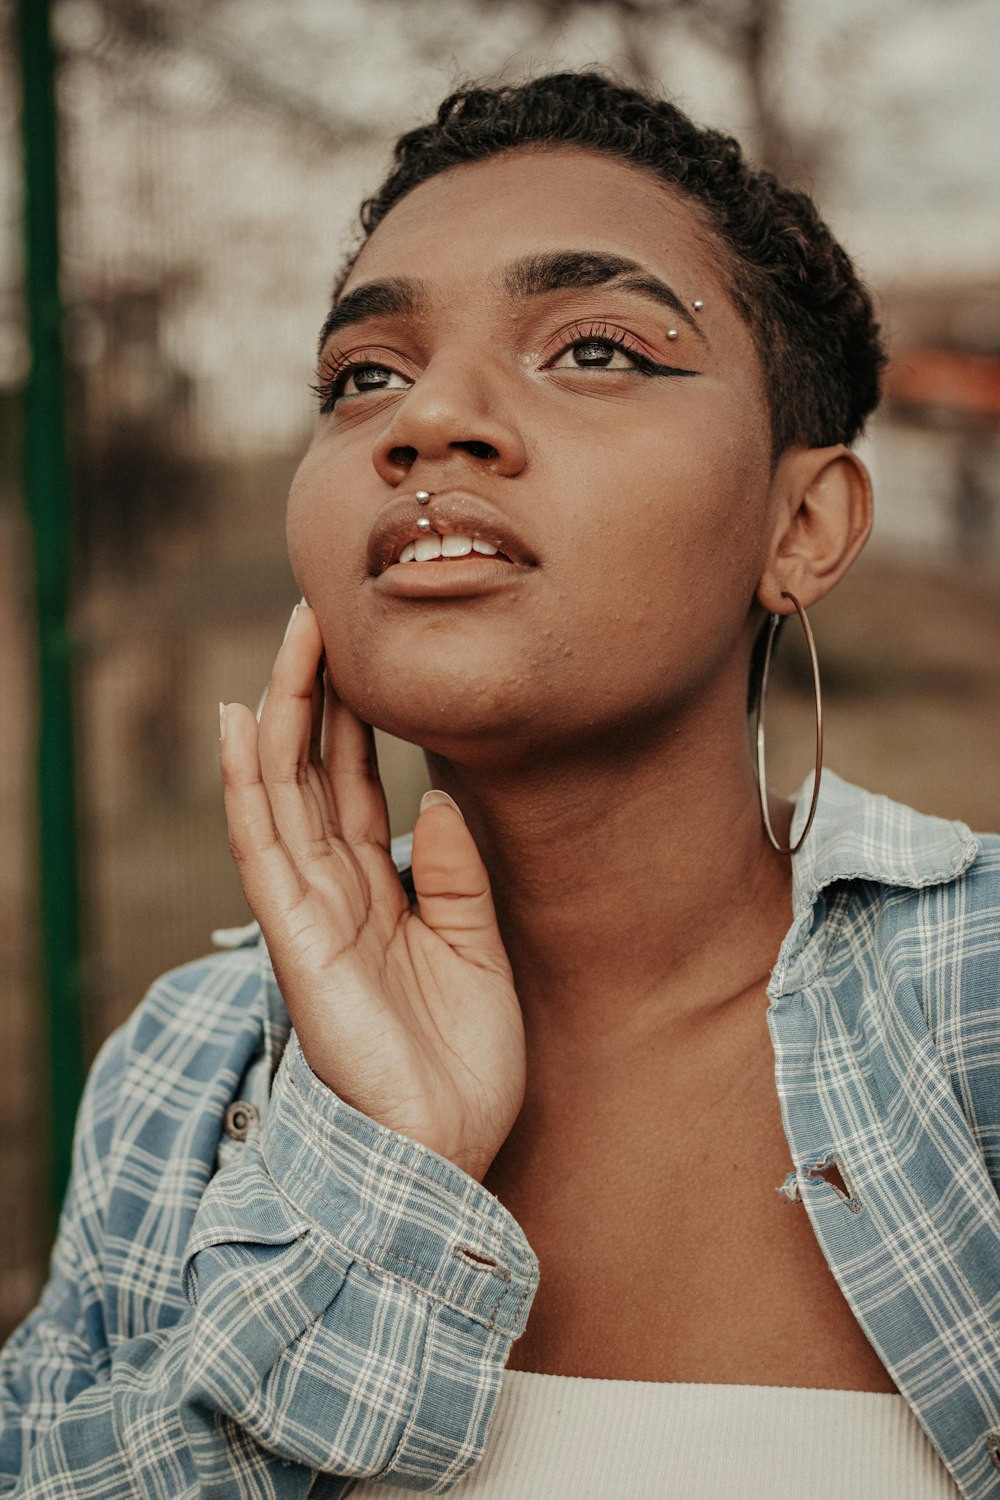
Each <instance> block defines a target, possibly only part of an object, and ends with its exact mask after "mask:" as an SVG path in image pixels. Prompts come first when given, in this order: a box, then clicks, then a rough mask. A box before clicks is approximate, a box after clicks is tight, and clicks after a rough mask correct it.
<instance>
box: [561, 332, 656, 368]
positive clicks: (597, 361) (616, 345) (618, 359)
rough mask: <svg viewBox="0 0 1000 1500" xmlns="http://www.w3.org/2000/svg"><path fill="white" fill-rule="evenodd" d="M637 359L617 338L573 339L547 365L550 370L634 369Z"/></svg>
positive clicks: (636, 366) (637, 364) (637, 363)
mask: <svg viewBox="0 0 1000 1500" xmlns="http://www.w3.org/2000/svg"><path fill="white" fill-rule="evenodd" d="M638 367H639V361H638V360H637V359H636V358H635V356H634V355H632V354H631V353H630V352H629V351H628V350H627V349H626V348H625V346H624V345H623V344H622V343H621V342H619V340H618V339H612V338H593V337H589V338H582V339H574V341H573V343H572V344H568V345H567V347H566V348H565V349H563V350H562V352H561V353H560V354H558V355H557V356H556V358H555V359H554V360H553V361H552V362H551V364H550V365H549V369H550V370H574V369H576V370H635V369H638Z"/></svg>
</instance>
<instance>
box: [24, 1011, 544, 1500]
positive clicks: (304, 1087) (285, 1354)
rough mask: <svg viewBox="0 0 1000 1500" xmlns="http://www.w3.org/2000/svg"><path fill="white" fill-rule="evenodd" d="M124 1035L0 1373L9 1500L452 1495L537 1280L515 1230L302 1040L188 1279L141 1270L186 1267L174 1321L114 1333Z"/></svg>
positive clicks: (215, 1182) (97, 1079)
mask: <svg viewBox="0 0 1000 1500" xmlns="http://www.w3.org/2000/svg"><path fill="white" fill-rule="evenodd" d="M114 1040H115V1039H113V1043H112V1044H109V1047H108V1048H106V1049H105V1051H104V1053H102V1055H101V1058H99V1059H98V1063H97V1064H96V1065H95V1068H94V1070H93V1073H92V1075H91V1079H90V1081H89V1082H88V1087H87V1091H86V1095H85V1099H84V1103H83V1106H82V1109H81V1115H80V1120H79V1123H78V1129H77V1142H76V1148H75V1155H74V1174H73V1182H72V1184H71V1188H70V1193H69V1196H68V1199H67V1206H66V1209H65V1212H64V1215H63V1219H62V1223H61V1226H60V1232H59V1236H58V1240H57V1244H56V1249H55V1252H54V1256H53V1265H52V1276H51V1280H50V1282H49V1285H48V1287H47V1288H46V1290H45V1293H44V1294H43V1297H42V1300H41V1303H40V1305H39V1307H38V1308H37V1309H36V1310H35V1312H34V1313H32V1314H31V1315H30V1317H29V1318H28V1319H27V1320H26V1322H25V1323H24V1324H23V1325H22V1327H21V1328H20V1329H19V1330H18V1332H17V1333H16V1334H15V1335H14V1337H13V1339H12V1340H11V1341H10V1343H9V1344H8V1346H7V1349H6V1350H5V1351H4V1354H3V1356H2V1359H0V1403H2V1405H0V1494H5V1495H17V1496H21V1497H24V1500H29V1497H30V1500H124V1497H128V1496H137V1497H138V1496H142V1497H144V1500H145V1497H149V1496H163V1497H164V1500H168V1497H169V1500H188V1497H199V1500H209V1497H211V1500H242V1497H247V1500H249V1497H253V1500H262V1497H282V1500H284V1497H292V1496H295V1497H299V1496H302V1497H305V1496H307V1495H308V1496H312V1497H316V1500H321V1497H322V1500H328V1497H336V1496H338V1495H340V1494H341V1493H342V1492H343V1490H344V1488H345V1487H346V1485H347V1483H348V1481H349V1479H351V1478H355V1477H375V1476H380V1477H383V1478H385V1479H386V1480H391V1481H392V1482H393V1483H395V1484H398V1485H402V1486H404V1487H409V1488H412V1489H420V1490H433V1491H435V1492H438V1493H440V1492H442V1491H445V1490H447V1489H450V1488H451V1486H452V1485H453V1484H454V1483H456V1482H457V1480H458V1479H459V1478H461V1477H462V1475H463V1474H464V1473H465V1472H467V1470H468V1469H469V1468H471V1467H472V1466H473V1465H474V1464H475V1463H476V1462H477V1460H478V1459H479V1458H480V1457H481V1456H482V1453H483V1451H484V1448H485V1444H486V1437H487V1433H488V1428H489V1422H490V1418H491V1415H492V1412H493V1409H494V1406H495V1402H496V1397H497V1395H498V1393H499V1388H500V1381H501V1376H502V1371H503V1367H504V1365H505V1363H506V1361H507V1357H508V1354H509V1350H510V1344H511V1342H512V1340H513V1339H515V1338H517V1337H518V1336H519V1334H520V1333H521V1332H523V1329H524V1326H525V1323H526V1321H527V1316H528V1311H529V1308H530V1305H531V1300H532V1298H533V1296H534V1292H535V1288H536V1286H537V1281H538V1265H537V1261H536V1259H535V1257H534V1255H533V1253H532V1251H531V1249H530V1247H529V1245H528V1243H527V1241H526V1239H525V1238H524V1235H523V1233H522V1232H521V1230H520V1228H519V1227H518V1225H517V1224H516V1222H515V1221H514V1219H513V1218H512V1217H511V1216H510V1214H509V1213H508V1212H507V1210H506V1209H504V1208H503V1206H502V1205H501V1204H500V1203H499V1202H498V1201H497V1199H496V1198H494V1197H493V1196H492V1194H490V1193H489V1192H488V1191H487V1190H486V1189H485V1188H483V1187H482V1186H481V1184H479V1183H477V1182H475V1181H474V1179H472V1178H471V1177H469V1176H468V1175H467V1174H466V1173H464V1172H462V1171H461V1170H460V1169H459V1168H458V1167H456V1166H455V1165H454V1164H453V1163H451V1162H449V1161H446V1160H445V1159H444V1158H443V1157H440V1156H438V1155H437V1154H436V1153H435V1152H433V1151H430V1150H428V1149H427V1148H426V1147H423V1146H421V1145H419V1144H418V1143H417V1142H415V1141H412V1140H410V1139H408V1138H407V1137H404V1136H401V1135H398V1134H397V1133H396V1132H394V1131H391V1130H389V1129H387V1128H385V1127H384V1126H381V1125H379V1124H377V1123H376V1122H375V1121H373V1120H370V1119H369V1118H368V1117H367V1116H365V1115H362V1114H360V1113H359V1112H358V1111H356V1110H354V1109H352V1108H351V1107H350V1106H349V1105H347V1104H345V1103H344V1102H343V1101H341V1100H339V1099H338V1098H337V1097H336V1096H335V1095H333V1094H332V1093H330V1091H329V1090H328V1089H326V1088H325V1086H324V1085H323V1084H322V1083H321V1082H320V1081H319V1080H318V1079H317V1078H316V1077H315V1076H314V1075H313V1073H312V1072H311V1071H310V1069H309V1067H308V1065H307V1063H306V1061H305V1058H304V1057H303V1055H302V1052H301V1050H300V1048H299V1046H298V1043H297V1040H296V1038H295V1036H294V1034H293V1036H292V1038H291V1040H290V1042H289V1045H288V1047H287V1048H286V1051H285V1055H284V1057H283V1059H282V1062H281V1066H280V1068H279V1070H278V1073H277V1075H276V1078H275V1083H274V1088H273V1091H272V1095H271V1100H270V1103H269V1106H268V1109H267V1113H266V1115H265V1118H264V1121H263V1124H262V1126H261V1128H260V1129H256V1128H254V1129H253V1130H252V1131H251V1133H250V1137H249V1139H248V1140H247V1142H246V1148H245V1150H244V1151H242V1152H241V1153H240V1155H239V1157H238V1159H236V1160H234V1161H232V1162H230V1164H228V1165H227V1166H225V1167H224V1168H223V1169H222V1170H220V1171H219V1172H218V1173H217V1174H216V1175H215V1176H214V1177H213V1178H212V1179H211V1181H210V1182H209V1184H208V1187H207V1189H206V1191H205V1193H204V1195H203V1197H202V1199H201V1201H200V1204H199V1206H198V1210H197V1213H196V1215H195V1218H194V1222H193V1226H192V1230H191V1234H190V1236H189V1238H188V1241H187V1244H186V1247H185V1250H184V1255H183V1259H182V1263H181V1265H180V1268H179V1271H178V1265H177V1262H176V1261H175V1262H174V1264H173V1265H172V1266H171V1265H169V1264H164V1265H159V1264H151V1265H147V1266H145V1267H144V1274H143V1280H144V1284H145V1285H146V1287H147V1288H148V1287H149V1286H152V1285H155V1282H156V1280H157V1277H158V1276H165V1277H169V1276H171V1275H172V1276H174V1277H175V1278H176V1277H177V1275H178V1274H179V1275H180V1277H181V1278H182V1281H183V1289H184V1293H185V1297H186V1301H185V1305H184V1308H183V1311H182V1312H180V1314H179V1316H178V1317H177V1319H176V1320H175V1321H174V1322H172V1324H171V1326H169V1327H167V1328H162V1327H161V1328H154V1329H152V1330H151V1331H150V1332H148V1333H143V1334H140V1335H138V1336H135V1337H131V1338H127V1339H124V1340H122V1341H120V1342H117V1343H116V1342H115V1341H114V1340H113V1339H112V1340H110V1341H109V1339H108V1338H107V1337H106V1336H105V1335H104V1333H103V1330H102V1321H103V1318H104V1311H103V1310H104V1308H105V1307H106V1298H107V1296H108V1288H107V1287H106V1286H105V1285H104V1284H103V1277H102V1266H101V1243H102V1239H103V1236H104V1233H105V1225H104V1223H103V1205H104V1199H105V1196H106V1182H105V1163H106V1162H107V1160H108V1157H109V1155H113V1152H114V1149H115V1147H114V1139H113V1137H114V1128H115V1126H114V1116H115V1109H116V1091H115V1087H114V1080H115V1076H116V1070H117V1072H118V1073H119V1074H120V1071H121V1054H120V1048H116V1047H115V1045H114ZM152 1169H154V1164H152V1163H151V1170H152ZM132 1170H133V1172H134V1170H135V1167H134V1164H133V1168H132ZM144 1232H145V1226H143V1225H141V1224H138V1225H137V1226H136V1233H137V1235H138V1236H140V1237H141V1236H142V1234H143V1233H144ZM129 1294H130V1293H129V1289H128V1288H127V1287H124V1286H123V1287H120V1288H118V1289H117V1295H118V1296H119V1297H126V1296H128V1295H129ZM109 1342H110V1343H111V1344H112V1346H113V1347H110V1348H109V1347H108V1343H109Z"/></svg>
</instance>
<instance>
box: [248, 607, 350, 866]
mask: <svg viewBox="0 0 1000 1500" xmlns="http://www.w3.org/2000/svg"><path fill="white" fill-rule="evenodd" d="M322 651H323V641H322V637H321V636H320V632H319V626H318V624H317V623H316V617H315V615H314V614H313V612H312V610H311V609H309V607H308V606H307V605H301V604H300V605H297V606H296V608H295V610H294V611H293V613H292V618H291V620H290V621H289V624H288V629H287V631H286V633H285V639H284V640H283V642H282V644H281V649H280V650H279V652H278V655H277V657H276V659H275V663H274V667H273V669H272V672H271V680H270V682H269V684H268V692H267V702H266V703H265V705H264V710H263V713H262V714H261V721H260V735H259V742H258V743H259V755H260V766H261V774H262V776H263V779H264V785H265V787H266V789H267V794H268V797H269V799H270V803H271V809H272V813H273V816H274V820H275V823H276V825H277V828H278V831H279V833H280V835H281V838H282V840H283V841H284V843H285V845H286V847H287V848H288V850H289V853H290V854H291V855H292V857H293V859H295V861H296V862H297V863H300V862H302V861H303V860H306V859H309V858H314V857H316V856H317V855H320V854H323V853H325V852H326V849H327V843H328V839H329V838H330V836H331V833H335V832H336V825H335V822H334V808H333V804H332V802H331V801H330V800H329V799H327V798H326V797H325V795H324V787H323V784H322V773H321V769H320V768H319V767H318V766H317V765H315V764H314V763H313V764H311V761H310V755H311V751H312V748H313V742H314V729H313V725H314V719H315V716H316V709H317V705H316V701H315V698H316V679H317V673H318V670H319V662H320V658H321V656H322Z"/></svg>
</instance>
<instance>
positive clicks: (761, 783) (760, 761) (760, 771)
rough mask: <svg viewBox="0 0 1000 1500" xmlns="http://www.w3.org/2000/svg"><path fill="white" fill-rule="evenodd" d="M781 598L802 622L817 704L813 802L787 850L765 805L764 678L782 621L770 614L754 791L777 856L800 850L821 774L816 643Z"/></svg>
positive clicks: (784, 596)
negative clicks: (778, 838) (803, 823)
mask: <svg viewBox="0 0 1000 1500" xmlns="http://www.w3.org/2000/svg"><path fill="white" fill-rule="evenodd" d="M781 597H782V599H790V600H791V601H792V603H793V604H794V605H795V610H796V613H797V614H798V617H799V619H800V620H801V621H802V629H803V630H804V631H805V636H806V645H807V646H808V647H809V661H810V663H811V665H812V674H813V696H814V698H815V701H816V772H815V775H814V776H813V792H812V802H811V803H810V804H809V816H808V817H807V818H806V826H805V827H804V828H803V830H802V832H801V833H800V834H799V837H798V839H797V840H796V842H795V843H794V844H790V845H789V846H788V848H787V849H786V848H785V847H784V846H783V845H782V844H779V843H778V840H777V839H776V838H775V836H774V829H773V828H772V827H771V814H770V812H769V811H768V806H767V770H766V766H765V755H764V701H765V699H766V697H767V679H768V674H769V672H770V670H771V652H772V650H773V648H774V637H775V634H776V632H777V629H778V626H779V625H780V624H781V622H782V620H783V619H784V618H785V617H784V615H772V616H771V622H770V625H769V626H768V632H767V645H766V647H765V649H764V666H763V669H762V671H761V676H760V695H759V697H758V699H757V791H758V794H759V796H760V811H761V815H762V817H763V819H764V828H765V830H766V832H767V836H768V838H769V839H770V840H771V843H772V845H773V846H774V848H775V849H777V851H778V853H779V854H795V853H797V852H798V850H799V849H801V848H802V845H803V843H804V842H805V837H806V834H807V833H808V832H809V830H810V828H811V827H812V823H813V818H814V817H815V816H816V804H817V802H818V801H819V783H820V778H821V777H822V775H823V694H822V691H821V689H820V684H819V659H818V657H817V655H816V642H815V641H814V640H813V633H812V630H811V629H810V626H809V621H808V620H807V619H806V612H805V610H804V609H803V608H802V605H801V604H800V603H799V601H798V600H797V599H796V597H795V595H794V594H789V593H787V592H786V591H785V590H782V594H781Z"/></svg>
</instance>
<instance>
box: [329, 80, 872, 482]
mask: <svg viewBox="0 0 1000 1500" xmlns="http://www.w3.org/2000/svg"><path fill="white" fill-rule="evenodd" d="M531 145H534V146H542V147H544V146H550V147H552V146H577V147H580V148H582V149H584V150H590V151H600V152H604V153H605V154H607V155H609V156H615V157H619V158H621V159H622V160H623V161H626V162H630V163H631V164H632V165H634V166H638V167H643V168H645V169H646V170H647V171H648V172H651V173H653V174H654V175H655V176H656V177H658V178H659V179H660V181H661V182H664V183H666V184H668V185H669V186H670V187H671V188H674V189H675V190H676V191H678V192H680V193H681V194H683V195H684V196H685V197H686V198H687V199H688V200H689V201H690V202H692V203H693V204H695V205H696V206H697V208H698V209H699V210H700V213H701V216H702V218H703V221H704V222H705V223H706V224H707V226H708V228H709V229H710V231H712V233H713V234H714V236H715V239H716V240H717V241H718V242H719V244H720V245H721V247H722V250H723V255H722V257H721V261H722V270H723V273H724V275H725V276H726V279H727V283H728V286H727V290H728V291H729V294H730V296H731V298H732V301H733V304H734V306H735V307H736V309H737V311H738V312H739V314H740V316H741V317H742V318H743V319H744V321H745V322H746V324H747V326H748V327H749V329H750V331H751V333H752V335H753V339H754V344H755V347H756V349H757V352H758V356H759V359H760V362H761V366H762V369H763V374H764V382H765V388H766V395H767V398H768V403H769V406H770V411H771V428H772V452H773V456H774V458H775V459H776V458H777V457H779V456H780V454H781V453H783V452H784V450H785V449H786V448H788V447H791V446H792V445H797V444H801V445H803V446H805V447H825V446H827V445H829V444H833V443H851V442H853V441H854V439H855V438H856V437H858V435H859V434H860V432H861V431H862V429H863V426H864V422H865V418H866V417H867V416H868V414H869V413H870V412H872V411H873V410H874V409H875V407H876V406H877V404H878V399H879V379H880V375H881V371H882V368H883V366H884V364H885V352H884V349H883V347H882V343H881V340H880V337H879V328H878V324H877V323H876V322H875V318H874V314H873V309H872V302H871V297H870V296H869V294H868V292H867V290H866V288H865V287H864V285H863V284H862V282H861V280H860V279H859V277H858V275H857V272H856V271H855V269H854V266H853V265H852V264H851V261H850V259H849V257H848V256H847V254H846V252H845V251H844V250H843V249H842V247H841V246H840V245H839V244H838V243H837V241H836V240H835V239H834V237H833V235H832V234H831V233H830V231H829V229H828V228H827V227H826V225H825V224H824V223H823V220H822V219H821V218H820V216H819V213H818V212H817V209H816V205H815V204H814V203H813V201H812V199H811V198H810V197H809V196H808V194H807V193H803V192H799V191H797V190H796V189H794V188H789V187H785V186H783V185H782V184H781V183H779V182H778V180H777V179H776V178H775V177H774V175H773V174H772V173H771V172H767V171H763V170H760V169H758V168H756V167H754V166H753V165H752V164H751V163H750V162H748V161H747V159H746V158H745V156H744V155H743V152H742V150H741V148H740V146H739V144H738V142H737V141H735V140H733V139H732V137H731V136H727V135H723V134H721V133H720V132H719V131H717V130H708V129H704V128H702V127H701V126H698V125H696V124H694V122H693V121H692V120H690V119H689V118H688V116H687V115H685V114H684V113H683V111H682V110H680V109H678V108H677V106H676V105H675V104H672V103H670V102H669V101H668V100H665V99H658V98H655V97H653V96H651V95H649V94H645V93H642V92H641V91H640V90H638V89H634V88H629V87H626V86H624V85H622V84H619V83H617V82H615V81H613V80H612V79H610V78H607V77H605V76H604V75H603V74H601V73H598V72H594V71H588V72H578V73H551V74H547V75H544V76H542V77H538V78H534V79H531V80H530V81H529V82H527V83H523V84H518V85H504V86H501V87H496V88H486V87H481V86H472V87H468V88H462V89H459V90H457V91H456V92H455V93H453V94H450V95H449V97H448V98H447V99H445V101H444V103H443V104H442V105H441V106H440V108H439V110H438V112H437V117H436V119H435V120H434V121H433V122H432V123H431V124H429V125H422V126H419V127H418V128H417V129H415V130H410V131H408V132H407V133H406V134H405V135H402V136H400V138H399V140H398V141H397V142H396V146H395V151H394V155H393V165H392V168H391V170H390V172H389V175H388V176H387V177H386V179H385V181H384V182H383V184H382V186H381V187H380V188H379V189H378V191H377V192H376V193H374V194H373V195H372V197H370V198H368V199H366V201H365V202H364V203H363V204H362V207H361V227H362V230H363V232H364V236H365V238H367V237H368V235H370V234H371V233H372V232H373V230H374V229H375V228H376V227H377V226H378V225H379V224H380V223H381V222H382V220H383V219H384V218H385V216H386V214H388V212H389V210H390V209H391V208H392V207H393V206H394V205H395V204H396V203H398V202H399V200H400V199H401V198H403V197H404V196H405V195H406V194H407V193H409V192H411V191H412V190H413V189H414V188H415V187H419V186H420V184H421V183H423V182H426V181H428V179H429V178H431V177H435V176H436V175H437V174H438V173H439V172H446V171H448V170H449V168H452V167H457V166H461V165H464V164H466V163H470V162H478V161H484V160H486V159H487V158H488V157H491V156H496V155H499V154H501V153H505V152H508V151H513V150H517V149H519V148H523V147H527V146H531ZM363 247H364V241H362V244H361V246H360V247H359V249H358V251H356V252H355V255H354V256H353V257H352V259H351V261H350V262H349V264H348V266H347V267H346V269H345V271H344V273H343V275H342V277H341V279H340V286H342V285H343V282H344V280H345V279H346V277H347V275H348V274H349V272H350V269H351V266H352V265H353V263H354V260H356V259H357V255H358V254H360V250H361V249H363Z"/></svg>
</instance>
